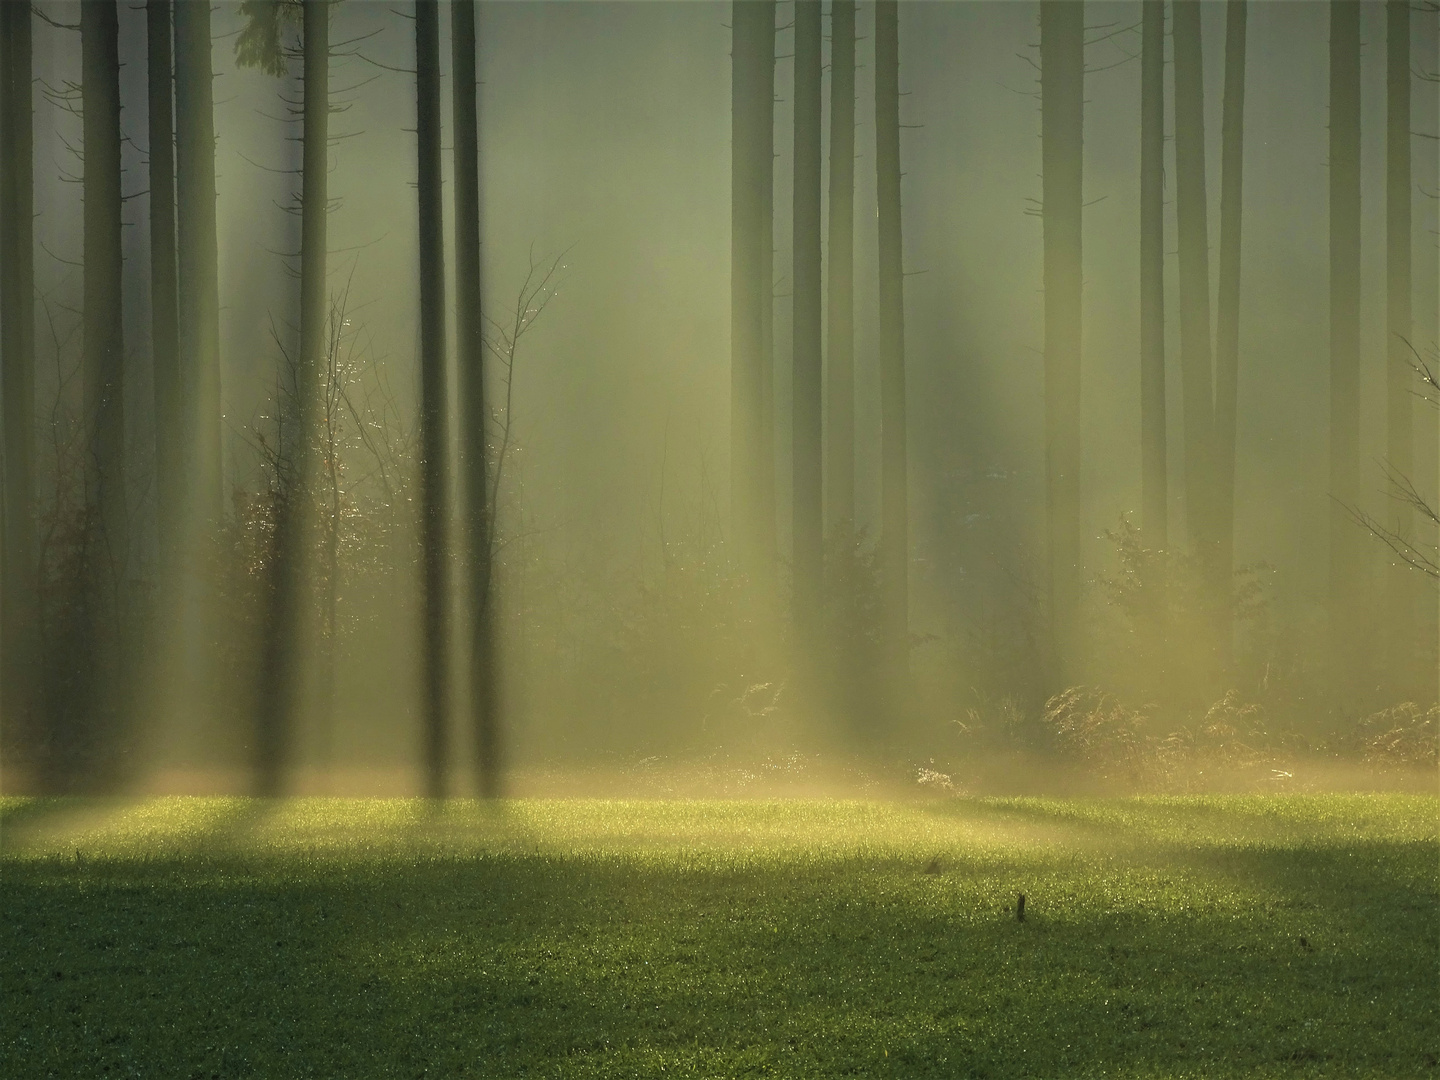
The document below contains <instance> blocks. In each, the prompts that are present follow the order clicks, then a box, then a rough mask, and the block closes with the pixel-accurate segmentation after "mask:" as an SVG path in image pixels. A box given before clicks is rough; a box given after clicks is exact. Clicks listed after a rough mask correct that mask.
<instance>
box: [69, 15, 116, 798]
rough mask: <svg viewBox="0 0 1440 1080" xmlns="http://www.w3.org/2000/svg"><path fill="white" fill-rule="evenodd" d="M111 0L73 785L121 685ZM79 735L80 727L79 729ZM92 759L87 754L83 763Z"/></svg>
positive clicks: (93, 226)
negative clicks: (81, 690)
mask: <svg viewBox="0 0 1440 1080" xmlns="http://www.w3.org/2000/svg"><path fill="white" fill-rule="evenodd" d="M119 35H120V29H119V20H118V15H117V12H116V10H115V0H84V2H83V3H82V4H81V5H80V40H81V54H82V56H81V60H82V70H81V95H82V99H81V100H82V107H83V111H84V147H85V156H84V161H85V168H84V181H83V192H84V203H85V209H84V251H85V255H84V291H85V303H84V321H83V326H84V346H83V358H82V362H81V371H82V374H81V383H82V396H83V403H84V418H85V423H84V431H85V445H86V455H85V513H86V525H85V537H86V558H85V566H86V570H87V579H88V580H87V582H86V594H85V597H84V601H83V602H84V604H85V610H86V612H87V615H88V618H89V621H90V625H89V627H88V637H87V646H88V649H89V655H88V657H87V659H88V662H89V664H90V665H91V671H90V678H89V681H88V683H87V685H88V688H89V695H88V698H87V699H86V701H85V702H84V705H83V710H84V711H83V714H82V716H83V722H84V723H85V725H86V730H85V731H84V733H83V734H80V735H79V738H77V739H75V740H73V741H72V742H71V743H70V745H69V746H68V747H67V750H68V752H70V753H73V754H75V755H77V757H76V758H75V760H74V761H73V762H72V768H73V771H72V773H71V776H70V780H71V782H75V781H82V782H86V783H94V782H96V781H99V780H100V779H101V777H100V775H99V771H100V770H104V768H105V766H104V765H103V764H102V762H105V761H113V755H112V754H106V753H103V752H102V751H103V750H104V749H113V747H107V745H106V744H107V743H108V742H109V740H110V739H111V738H113V737H114V736H115V734H116V730H115V723H116V720H117V717H118V714H119V712H120V701H121V700H122V690H121V686H120V679H121V673H122V662H123V661H122V657H123V645H122V640H123V634H122V629H123V626H122V624H123V618H124V605H123V602H122V589H123V587H124V582H125V576H126V563H127V556H128V539H129V522H128V520H127V515H126V501H125V340H124V334H123V317H124V309H123V304H122V300H121V291H120V289H121V274H122V271H123V258H122V254H121V247H120V228H121V226H120V42H119ZM77 734H78V733H77ZM87 759H88V760H87Z"/></svg>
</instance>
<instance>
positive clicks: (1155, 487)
mask: <svg viewBox="0 0 1440 1080" xmlns="http://www.w3.org/2000/svg"><path fill="white" fill-rule="evenodd" d="M1140 38H1141V44H1140V522H1141V528H1142V529H1143V530H1144V536H1145V543H1146V546H1147V547H1149V548H1151V549H1152V550H1154V551H1159V552H1163V551H1165V550H1166V549H1167V548H1169V546H1170V531H1169V517H1170V509H1169V499H1170V496H1169V483H1168V475H1167V465H1166V445H1165V439H1166V427H1165V160H1164V155H1165V0H1145V3H1144V4H1142V6H1141V30H1140ZM1161 610H1163V607H1162V608H1161Z"/></svg>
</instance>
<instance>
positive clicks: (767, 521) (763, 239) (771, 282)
mask: <svg viewBox="0 0 1440 1080" xmlns="http://www.w3.org/2000/svg"><path fill="white" fill-rule="evenodd" d="M756 4H757V6H758V7H760V8H763V9H764V16H763V18H762V19H761V29H760V30H759V34H760V35H763V38H764V42H763V44H758V43H757V44H758V47H759V48H760V49H763V53H762V54H761V58H760V71H759V86H758V88H757V91H756V92H757V94H758V95H759V98H760V105H761V112H760V115H759V130H758V131H757V132H756V133H755V150H754V153H755V157H756V159H757V160H758V161H759V162H760V171H759V174H758V177H757V181H756V184H757V187H758V190H759V195H760V207H759V218H760V241H759V243H760V280H759V285H758V288H759V292H760V357H759V378H760V386H759V394H760V398H759V406H758V408H757V410H756V412H757V416H758V417H759V431H758V433H757V436H756V440H755V447H756V452H755V476H756V481H755V484H756V488H755V490H756V499H757V500H758V503H759V506H758V508H757V510H756V515H755V535H754V543H755V546H756V557H755V573H756V575H757V581H758V583H759V586H760V591H761V594H762V598H763V600H764V601H765V602H766V603H770V602H773V600H774V589H775V558H776V556H777V555H778V554H779V551H780V548H779V540H778V539H777V533H776V524H775V513H776V507H775V0H756Z"/></svg>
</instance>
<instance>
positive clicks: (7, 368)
mask: <svg viewBox="0 0 1440 1080" xmlns="http://www.w3.org/2000/svg"><path fill="white" fill-rule="evenodd" d="M30 17H31V16H30V5H29V4H28V3H0V401H3V403H4V404H3V407H4V424H5V438H4V477H3V486H0V492H3V498H0V530H3V531H0V543H3V548H0V729H3V730H4V731H5V733H6V746H7V748H8V747H9V746H10V745H13V744H12V743H11V739H12V736H18V737H22V738H23V737H24V736H26V735H32V734H36V733H37V732H36V731H35V728H34V724H35V721H36V720H37V719H38V717H37V716H36V706H37V704H38V701H37V697H36V691H37V680H36V679H35V678H33V672H34V670H35V659H36V654H35V648H36V645H37V644H38V642H37V640H36V636H35V627H36V625H37V621H38V620H37V609H36V563H35V560H36V548H35V271H34V244H35V239H34V227H33V220H34V206H35V198H34V180H33V168H34V164H33V157H34V154H33V150H34V119H33V106H32V104H31V58H30V57H31V49H30V29H31V28H30Z"/></svg>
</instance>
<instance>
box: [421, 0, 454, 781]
mask: <svg viewBox="0 0 1440 1080" xmlns="http://www.w3.org/2000/svg"><path fill="white" fill-rule="evenodd" d="M415 130H416V141H417V177H418V181H419V183H418V186H417V196H418V203H419V222H420V253H419V254H420V453H421V463H420V532H421V541H420V542H421V562H422V564H423V569H422V573H423V575H424V592H423V599H422V604H423V606H424V612H423V616H422V619H423V627H424V629H423V632H424V645H423V649H422V656H423V661H422V662H423V664H424V675H423V690H422V693H423V695H424V700H423V705H422V707H423V709H424V723H425V759H424V760H425V792H426V794H427V795H428V796H429V797H430V798H442V797H443V796H444V794H445V780H446V770H447V766H448V763H449V761H448V759H449V745H448V744H449V725H448V723H447V716H446V708H445V704H446V689H447V686H446V677H445V676H446V666H447V665H446V659H447V658H448V655H449V652H448V650H449V646H450V643H449V640H448V637H447V635H446V633H445V627H446V622H445V524H446V513H445V509H446V508H445V431H444V420H445V238H444V233H443V229H444V222H443V220H442V217H443V214H442V207H441V172H440V13H439V9H438V7H437V5H436V3H435V0H416V3H415Z"/></svg>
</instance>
